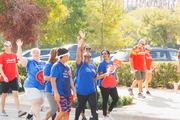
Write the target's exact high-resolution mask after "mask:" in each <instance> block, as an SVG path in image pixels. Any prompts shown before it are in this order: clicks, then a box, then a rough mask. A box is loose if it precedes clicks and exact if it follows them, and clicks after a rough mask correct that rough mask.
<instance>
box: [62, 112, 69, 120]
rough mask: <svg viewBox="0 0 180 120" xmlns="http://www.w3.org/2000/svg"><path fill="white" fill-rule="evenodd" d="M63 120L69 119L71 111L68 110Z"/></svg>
mask: <svg viewBox="0 0 180 120" xmlns="http://www.w3.org/2000/svg"><path fill="white" fill-rule="evenodd" d="M63 120H69V112H67V113H66V114H65V116H64V119H63Z"/></svg>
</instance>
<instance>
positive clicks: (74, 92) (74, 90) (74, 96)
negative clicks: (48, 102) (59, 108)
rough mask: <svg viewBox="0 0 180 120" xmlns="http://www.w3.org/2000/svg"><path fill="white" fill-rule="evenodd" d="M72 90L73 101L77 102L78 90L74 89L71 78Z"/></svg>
mask: <svg viewBox="0 0 180 120" xmlns="http://www.w3.org/2000/svg"><path fill="white" fill-rule="evenodd" d="M71 89H72V91H73V100H76V89H75V87H74V84H73V80H72V78H71Z"/></svg>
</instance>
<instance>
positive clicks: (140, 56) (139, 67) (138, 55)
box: [128, 39, 146, 98]
mask: <svg viewBox="0 0 180 120" xmlns="http://www.w3.org/2000/svg"><path fill="white" fill-rule="evenodd" d="M144 45H145V40H143V39H141V40H139V42H138V45H137V46H135V47H134V48H132V50H131V54H130V56H129V57H130V66H131V72H133V73H134V76H135V79H136V80H135V81H134V82H133V84H132V85H131V87H130V88H129V89H128V91H129V93H130V95H133V88H134V87H135V86H136V85H137V84H138V87H139V93H138V97H139V98H145V97H144V96H143V95H142V93H141V92H142V83H143V79H145V78H146V62H145V51H144V49H143V47H144Z"/></svg>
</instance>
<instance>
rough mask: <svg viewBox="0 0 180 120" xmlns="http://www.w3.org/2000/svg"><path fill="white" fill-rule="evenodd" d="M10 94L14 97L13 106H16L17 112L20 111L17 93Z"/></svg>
mask: <svg viewBox="0 0 180 120" xmlns="http://www.w3.org/2000/svg"><path fill="white" fill-rule="evenodd" d="M12 93H13V96H14V100H15V104H16V107H17V110H18V111H20V104H19V97H18V91H12Z"/></svg>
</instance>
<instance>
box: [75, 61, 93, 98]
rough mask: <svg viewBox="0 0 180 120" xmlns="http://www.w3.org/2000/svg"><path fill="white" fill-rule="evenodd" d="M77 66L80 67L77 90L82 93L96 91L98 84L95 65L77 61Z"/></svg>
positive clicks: (86, 93) (87, 93)
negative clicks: (96, 82)
mask: <svg viewBox="0 0 180 120" xmlns="http://www.w3.org/2000/svg"><path fill="white" fill-rule="evenodd" d="M81 66H82V67H81ZM80 67H81V69H80ZM76 68H77V70H79V69H80V71H79V74H78V78H77V82H76V84H75V88H76V92H77V93H78V94H80V95H89V94H91V93H93V92H95V91H96V84H95V80H94V78H95V76H96V72H95V70H94V67H93V66H92V65H91V64H89V65H88V64H86V63H84V62H82V61H81V63H80V65H78V64H77V63H76Z"/></svg>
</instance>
